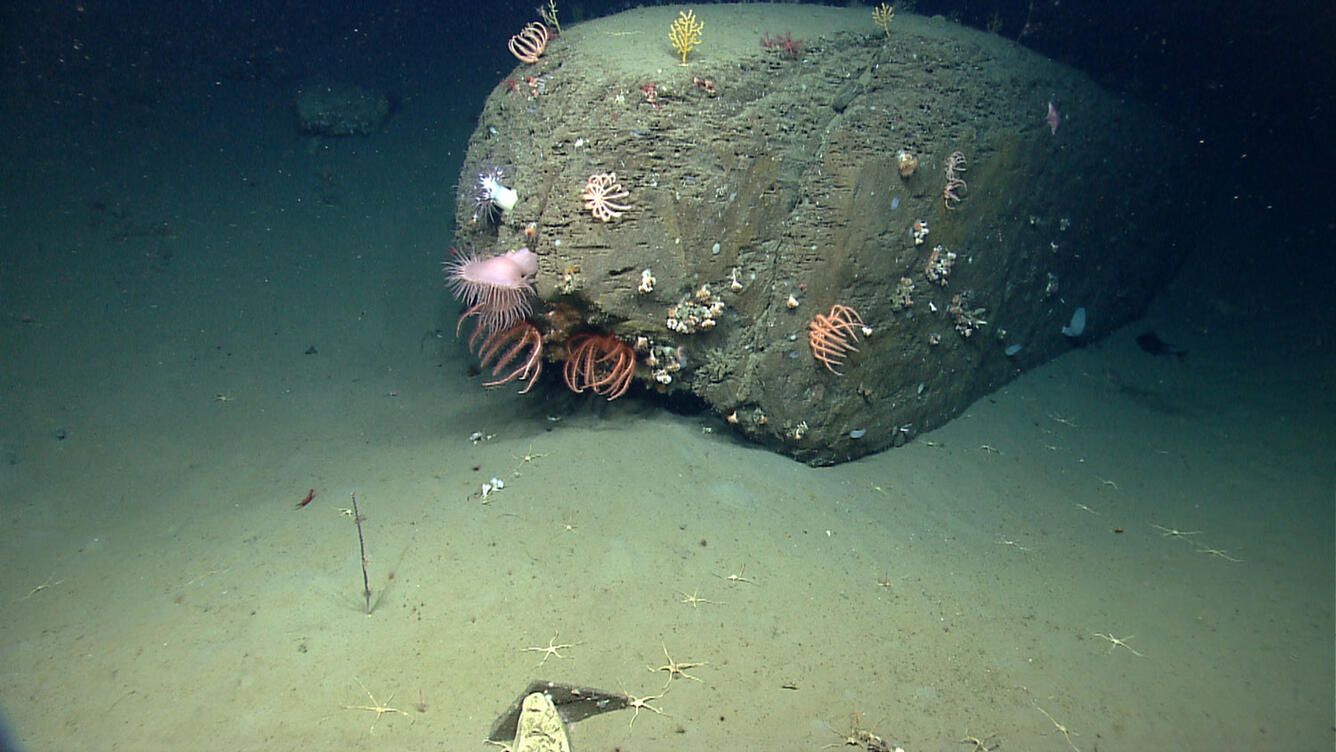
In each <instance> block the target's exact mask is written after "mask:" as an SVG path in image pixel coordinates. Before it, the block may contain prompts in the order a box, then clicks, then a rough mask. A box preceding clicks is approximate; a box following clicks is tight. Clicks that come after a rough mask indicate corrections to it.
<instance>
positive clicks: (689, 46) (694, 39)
mask: <svg viewBox="0 0 1336 752" xmlns="http://www.w3.org/2000/svg"><path fill="white" fill-rule="evenodd" d="M704 28H705V22H703V21H697V20H696V12H695V11H694V10H688V11H685V12H680V13H678V14H677V20H676V21H673V25H672V26H671V27H670V28H669V29H668V41H670V42H672V43H673V49H675V50H677V51H678V52H679V53H681V55H682V64H683V65H686V64H687V53H688V52H690V51H692V50H694V49H696V48H697V47H699V46H700V33H701V31H702V30H703V29H704Z"/></svg>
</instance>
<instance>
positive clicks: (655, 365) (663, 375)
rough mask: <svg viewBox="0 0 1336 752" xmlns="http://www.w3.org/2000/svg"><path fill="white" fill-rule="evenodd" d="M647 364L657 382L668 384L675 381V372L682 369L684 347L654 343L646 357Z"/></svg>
mask: <svg viewBox="0 0 1336 752" xmlns="http://www.w3.org/2000/svg"><path fill="white" fill-rule="evenodd" d="M645 365H647V366H649V367H650V376H651V377H653V379H654V380H655V381H656V382H658V383H660V384H663V385H664V386H667V385H668V384H671V383H673V374H675V373H677V372H678V371H680V370H682V348H680V347H669V346H668V345H654V346H653V347H651V348H650V349H649V355H647V356H646V357H645Z"/></svg>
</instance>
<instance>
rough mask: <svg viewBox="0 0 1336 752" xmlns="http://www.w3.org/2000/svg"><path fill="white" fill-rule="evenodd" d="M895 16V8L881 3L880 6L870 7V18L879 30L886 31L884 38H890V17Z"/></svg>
mask: <svg viewBox="0 0 1336 752" xmlns="http://www.w3.org/2000/svg"><path fill="white" fill-rule="evenodd" d="M892 18H895V8H892V7H891V6H889V5H887V4H886V3H882V4H881V6H880V7H877V8H873V9H872V20H873V22H875V23H876V24H877V25H878V26H880V27H881V30H882V31H884V32H886V38H887V39H890V38H891V19H892Z"/></svg>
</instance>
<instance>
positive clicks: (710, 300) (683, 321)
mask: <svg viewBox="0 0 1336 752" xmlns="http://www.w3.org/2000/svg"><path fill="white" fill-rule="evenodd" d="M727 308H728V305H727V304H726V303H724V301H723V299H721V298H720V297H719V296H717V295H715V294H714V293H713V292H711V291H710V286H709V285H708V284H706V285H701V286H700V289H699V290H696V291H695V292H694V293H687V294H686V295H683V296H682V299H681V300H679V301H677V305H674V306H669V307H668V319H667V320H666V321H665V322H664V325H665V326H667V327H668V328H669V329H670V330H672V331H674V332H677V333H678V334H695V333H696V332H698V331H709V330H711V329H713V328H714V327H715V324H717V323H719V322H718V319H719V317H720V316H722V315H723V313H724V310H725V309H727Z"/></svg>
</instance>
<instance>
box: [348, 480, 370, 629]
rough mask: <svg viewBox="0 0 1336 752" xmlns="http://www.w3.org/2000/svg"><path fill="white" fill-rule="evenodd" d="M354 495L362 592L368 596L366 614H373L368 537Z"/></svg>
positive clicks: (354, 519)
mask: <svg viewBox="0 0 1336 752" xmlns="http://www.w3.org/2000/svg"><path fill="white" fill-rule="evenodd" d="M352 497H353V521H354V522H356V523H357V547H358V548H360V549H362V594H363V595H365V596H366V615H367V616H370V615H371V580H370V579H368V578H367V576H366V539H365V538H363V537H362V514H361V513H360V512H358V511H357V493H356V492H354V493H353V494H352Z"/></svg>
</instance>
